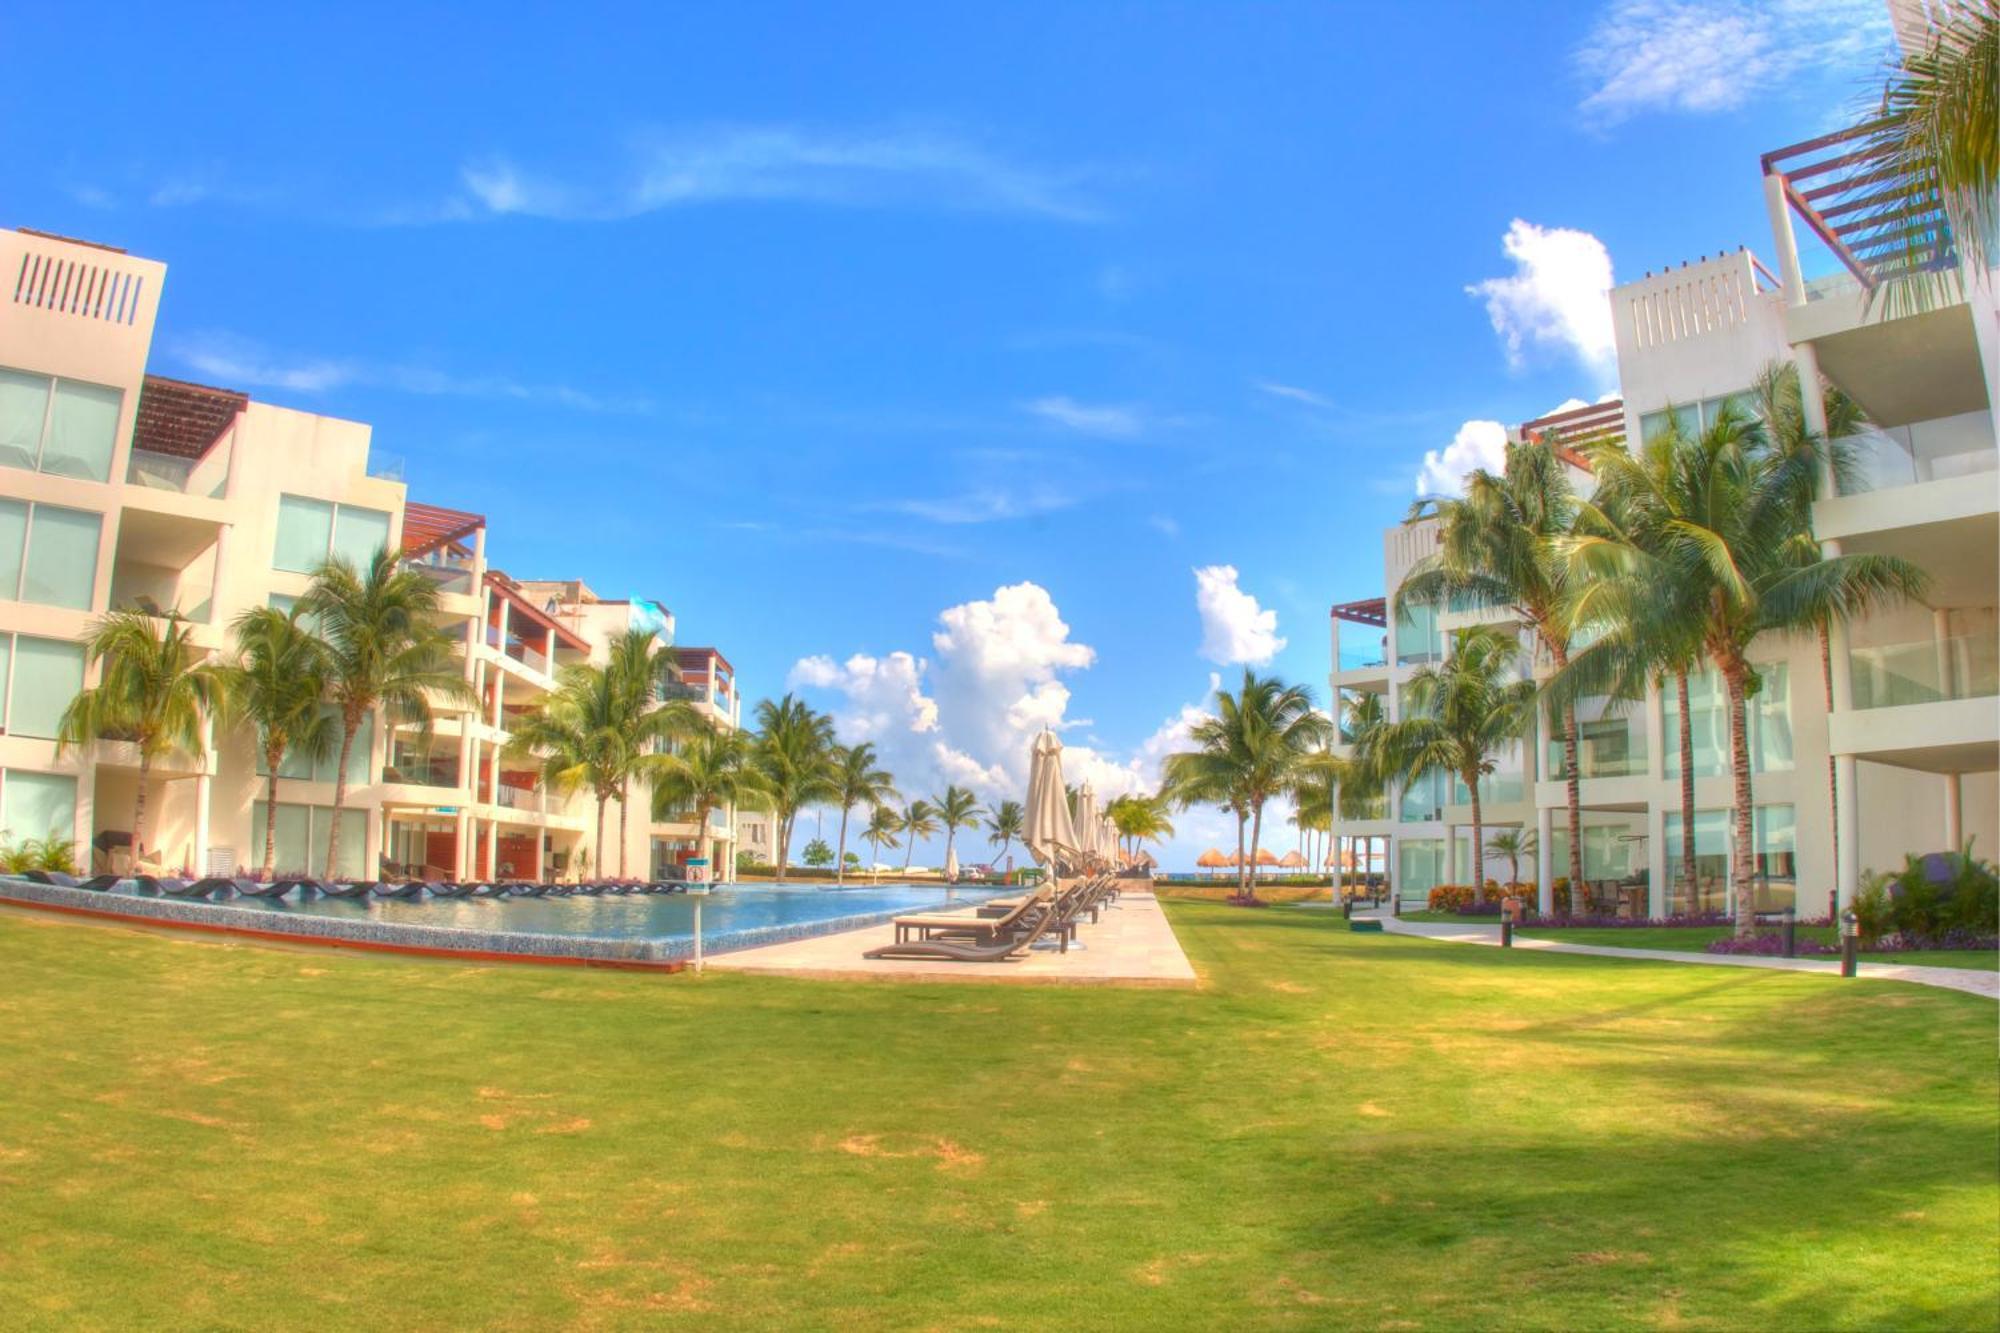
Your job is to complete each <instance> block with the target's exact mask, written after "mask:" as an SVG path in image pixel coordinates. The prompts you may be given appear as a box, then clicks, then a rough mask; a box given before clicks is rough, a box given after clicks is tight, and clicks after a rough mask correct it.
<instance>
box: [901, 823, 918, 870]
mask: <svg viewBox="0 0 2000 1333" xmlns="http://www.w3.org/2000/svg"><path fill="white" fill-rule="evenodd" d="M916 854H917V835H916V834H914V833H912V834H910V835H909V837H908V838H907V839H906V840H905V841H904V843H903V878H904V879H908V878H909V877H910V862H911V860H912V859H913V858H915V856H916Z"/></svg>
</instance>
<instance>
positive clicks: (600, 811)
mask: <svg viewBox="0 0 2000 1333" xmlns="http://www.w3.org/2000/svg"><path fill="white" fill-rule="evenodd" d="M609 799H610V793H609V792H606V791H605V790H604V789H603V788H599V789H598V791H597V842H596V844H595V846H594V848H593V850H594V852H595V854H596V857H597V873H598V874H600V875H601V874H603V873H604V803H605V801H607V800H609ZM486 870H487V873H489V874H491V873H492V870H493V867H492V866H488V867H486ZM578 878H579V879H580V878H582V876H578Z"/></svg>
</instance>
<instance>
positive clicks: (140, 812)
mask: <svg viewBox="0 0 2000 1333" xmlns="http://www.w3.org/2000/svg"><path fill="white" fill-rule="evenodd" d="M152 771H153V756H152V755H150V754H148V753H146V747H145V746H144V745H141V746H140V747H139V791H138V794H137V795H136V796H134V797H133V798H132V859H133V860H135V861H136V860H138V859H139V858H140V857H141V856H144V855H145V854H146V778H147V775H149V774H150V773H151V772H152ZM165 866H166V863H165V862H162V863H161V868H162V869H165Z"/></svg>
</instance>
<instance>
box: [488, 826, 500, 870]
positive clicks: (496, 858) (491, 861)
mask: <svg viewBox="0 0 2000 1333" xmlns="http://www.w3.org/2000/svg"><path fill="white" fill-rule="evenodd" d="M499 873H500V821H499V820H497V819H489V820H487V821H486V874H487V876H488V877H489V878H490V877H492V876H496V875H498V874H499Z"/></svg>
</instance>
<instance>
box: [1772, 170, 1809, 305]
mask: <svg viewBox="0 0 2000 1333" xmlns="http://www.w3.org/2000/svg"><path fill="white" fill-rule="evenodd" d="M1764 210H1765V211H1766V212H1767V213H1769V214H1770V216H1771V244H1772V245H1774V246H1776V247H1777V260H1778V277H1779V280H1780V281H1781V282H1782V283H1783V284H1784V293H1785V304H1786V305H1788V306H1790V307H1791V308H1793V309H1794V310H1797V309H1799V308H1801V307H1802V306H1804V305H1805V303H1806V280H1805V274H1804V272H1803V271H1801V269H1800V268H1799V242H1798V237H1797V236H1796V235H1794V234H1793V232H1792V210H1791V207H1790V205H1789V204H1788V203H1787V202H1786V200H1785V182H1784V180H1783V179H1782V178H1780V177H1779V176H1777V175H1775V174H1773V175H1769V176H1766V177H1764Z"/></svg>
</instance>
